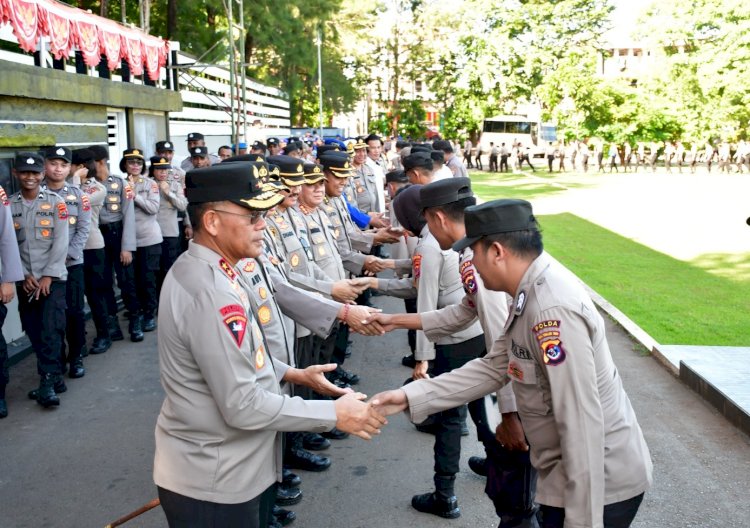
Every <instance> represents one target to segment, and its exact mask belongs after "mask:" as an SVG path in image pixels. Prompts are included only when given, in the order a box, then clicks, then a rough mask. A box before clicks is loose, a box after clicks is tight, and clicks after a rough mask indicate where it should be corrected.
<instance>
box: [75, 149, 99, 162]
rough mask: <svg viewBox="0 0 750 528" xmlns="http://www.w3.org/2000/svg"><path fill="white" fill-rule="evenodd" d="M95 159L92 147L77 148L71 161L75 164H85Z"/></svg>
mask: <svg viewBox="0 0 750 528" xmlns="http://www.w3.org/2000/svg"><path fill="white" fill-rule="evenodd" d="M93 160H94V152H93V150H92V149H90V148H82V149H76V150H74V151H73V152H72V156H71V159H70V161H71V163H73V165H83V164H84V163H87V162H89V161H93Z"/></svg>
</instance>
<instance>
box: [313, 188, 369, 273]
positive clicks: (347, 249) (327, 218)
mask: <svg viewBox="0 0 750 528" xmlns="http://www.w3.org/2000/svg"><path fill="white" fill-rule="evenodd" d="M325 205H326V204H325V202H323V203H321V204H320V205H319V206H318V208H317V209H316V213H318V214H320V215H321V216H322V217H323V218H322V223H323V224H324V225H325V226H326V227H325V229H326V230H327V231H328V234H329V235H330V237H332V238H333V240H334V241H335V245H336V250H337V252H338V255H339V257H340V258H341V262H342V265H343V266H344V269H345V270H346V271H348V272H349V273H351V274H352V275H360V274H361V273H362V269H363V268H364V265H365V260H366V258H367V256H366V255H363V254H362V253H360V252H359V251H356V250H354V248H353V247H352V242H351V240H350V238H349V235H348V234H347V232H346V229H345V228H344V227H343V225H340V226H339V227H336V225H335V224H334V220H332V216H333V217H334V218H338V216H336V214H335V213H334V215H331V214H329V212H328V211H327V210H326V208H325ZM313 214H315V213H313ZM310 233H311V235H312V234H313V232H312V230H310ZM311 238H312V240H313V241H314V240H315V239H316V237H315V236H312V237H311ZM344 278H346V276H345V277H344Z"/></svg>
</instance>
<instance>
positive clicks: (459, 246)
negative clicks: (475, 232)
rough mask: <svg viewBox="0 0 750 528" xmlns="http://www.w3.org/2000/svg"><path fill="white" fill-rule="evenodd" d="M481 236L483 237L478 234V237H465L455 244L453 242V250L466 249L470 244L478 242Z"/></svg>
mask: <svg viewBox="0 0 750 528" xmlns="http://www.w3.org/2000/svg"><path fill="white" fill-rule="evenodd" d="M480 238H482V237H480V236H478V237H464V238H462V239H461V240H459V241H458V242H456V243H455V244H453V251H463V250H464V249H466V248H467V247H469V246H470V245H472V244H473V243H474V242H476V241H477V240H479V239H480Z"/></svg>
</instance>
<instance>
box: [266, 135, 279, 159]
mask: <svg viewBox="0 0 750 528" xmlns="http://www.w3.org/2000/svg"><path fill="white" fill-rule="evenodd" d="M266 149H267V150H268V156H278V155H279V154H281V151H282V150H283V147H282V146H281V141H279V138H275V137H272V138H268V139H267V140H266Z"/></svg>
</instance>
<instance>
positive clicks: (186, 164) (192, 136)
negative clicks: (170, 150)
mask: <svg viewBox="0 0 750 528" xmlns="http://www.w3.org/2000/svg"><path fill="white" fill-rule="evenodd" d="M186 141H187V148H188V151H189V152H190V156H188V157H187V158H185V159H184V160H182V163H180V168H181V169H182V170H183V171H184V172H188V171H190V170H193V169H197V168H198V167H199V166H201V167H202V166H208V165H214V164H215V163H221V158H219V157H218V156H216V155H214V154H208V148H206V138H205V137H204V136H203V134H201V133H200V132H190V133H189V134H188V135H187V138H186ZM194 148H200V149H201V150H200V151H199V152H201V153H203V154H205V156H202V157H204V158H206V161H205V165H203V164H201V165H197V164H196V160H195V159H193V158H194V156H193V149H194ZM170 163H171V162H170Z"/></svg>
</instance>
